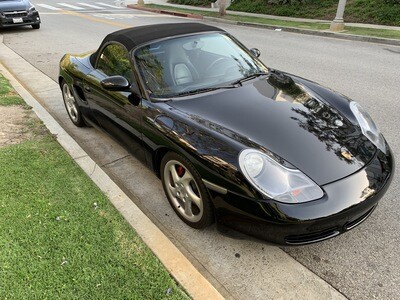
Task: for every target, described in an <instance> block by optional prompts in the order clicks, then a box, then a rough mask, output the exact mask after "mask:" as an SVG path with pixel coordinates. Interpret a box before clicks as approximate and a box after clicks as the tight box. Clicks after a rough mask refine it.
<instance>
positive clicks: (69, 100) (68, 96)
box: [62, 83, 78, 122]
mask: <svg viewBox="0 0 400 300" xmlns="http://www.w3.org/2000/svg"><path fill="white" fill-rule="evenodd" d="M62 92H63V98H64V102H65V107H66V108H67V112H68V114H69V116H70V117H71V119H72V121H74V122H77V121H78V108H77V104H76V100H75V97H74V95H73V94H72V93H71V89H70V88H69V86H68V84H66V83H64V85H63V88H62Z"/></svg>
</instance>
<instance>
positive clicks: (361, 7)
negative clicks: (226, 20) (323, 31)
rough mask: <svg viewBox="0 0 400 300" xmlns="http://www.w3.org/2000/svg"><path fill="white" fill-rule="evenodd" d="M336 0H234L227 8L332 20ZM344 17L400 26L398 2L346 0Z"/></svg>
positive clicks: (392, 0)
mask: <svg viewBox="0 0 400 300" xmlns="http://www.w3.org/2000/svg"><path fill="white" fill-rule="evenodd" d="M337 5H338V0H308V1H307V2H306V3H305V4H299V3H298V4H285V5H277V4H275V5H274V4H268V3H267V1H266V0H235V1H233V3H232V5H231V6H230V7H229V10H236V11H245V12H252V13H263V14H269V15H276V16H288V17H299V18H310V19H322V20H333V18H334V17H335V15H336V9H337ZM345 21H347V22H355V23H370V24H381V25H392V26H400V2H397V3H396V1H395V0H348V1H347V4H346V10H345Z"/></svg>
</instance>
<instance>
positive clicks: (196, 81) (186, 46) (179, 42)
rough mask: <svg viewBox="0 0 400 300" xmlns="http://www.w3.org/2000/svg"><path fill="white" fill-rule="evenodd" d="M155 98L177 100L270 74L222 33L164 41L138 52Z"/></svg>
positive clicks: (139, 60)
mask: <svg viewBox="0 0 400 300" xmlns="http://www.w3.org/2000/svg"><path fill="white" fill-rule="evenodd" d="M134 56H135V59H136V62H137V65H138V67H139V72H140V74H141V76H142V78H143V81H144V84H145V85H146V89H147V90H148V92H149V93H150V94H151V96H152V97H158V98H166V97H174V96H179V95H183V94H189V93H191V92H196V91H199V92H204V91H208V90H209V89H212V88H218V87H227V86H228V85H232V84H233V83H235V82H238V80H240V79H243V78H246V77H249V76H251V75H253V74H260V73H265V72H267V71H268V70H267V68H266V67H265V66H264V65H263V64H262V63H261V62H260V61H259V60H257V59H255V58H254V57H253V56H251V54H250V53H249V51H248V50H247V49H245V48H244V47H243V46H241V45H239V44H238V43H236V42H235V41H234V40H233V39H232V38H230V37H229V36H228V35H226V34H222V33H209V34H197V35H192V36H185V37H179V38H174V39H168V40H163V41H160V42H156V43H152V44H149V45H146V46H143V47H142V48H139V49H138V50H136V51H135V53H134Z"/></svg>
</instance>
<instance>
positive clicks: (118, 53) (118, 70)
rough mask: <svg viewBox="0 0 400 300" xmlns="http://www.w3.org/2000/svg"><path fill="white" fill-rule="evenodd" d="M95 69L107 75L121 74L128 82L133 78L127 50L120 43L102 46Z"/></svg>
mask: <svg viewBox="0 0 400 300" xmlns="http://www.w3.org/2000/svg"><path fill="white" fill-rule="evenodd" d="M97 69H98V70H100V71H102V72H103V73H104V74H106V75H107V76H115V75H121V76H124V77H125V78H126V79H127V80H128V81H129V82H132V79H133V74H132V67H131V63H130V61H129V54H128V50H126V48H125V47H124V46H122V45H120V44H110V45H108V46H106V47H105V48H104V50H103V52H102V53H101V54H100V58H99V60H98V62H97Z"/></svg>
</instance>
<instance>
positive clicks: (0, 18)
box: [0, 0, 41, 28]
mask: <svg viewBox="0 0 400 300" xmlns="http://www.w3.org/2000/svg"><path fill="white" fill-rule="evenodd" d="M31 8H32V5H31V3H30V2H29V0H11V1H4V0H1V1H0V28H2V27H3V28H4V27H14V26H24V25H38V24H40V23H41V20H40V16H39V12H38V11H37V10H35V9H31Z"/></svg>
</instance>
